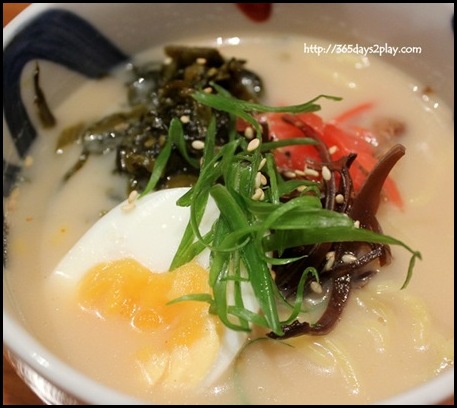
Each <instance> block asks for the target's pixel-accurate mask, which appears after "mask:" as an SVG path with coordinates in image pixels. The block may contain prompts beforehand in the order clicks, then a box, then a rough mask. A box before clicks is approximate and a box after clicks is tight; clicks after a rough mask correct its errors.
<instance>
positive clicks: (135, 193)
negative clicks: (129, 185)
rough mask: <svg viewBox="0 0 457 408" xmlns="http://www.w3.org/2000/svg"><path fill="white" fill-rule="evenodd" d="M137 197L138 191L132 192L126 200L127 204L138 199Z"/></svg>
mask: <svg viewBox="0 0 457 408" xmlns="http://www.w3.org/2000/svg"><path fill="white" fill-rule="evenodd" d="M138 196H139V194H138V191H136V190H132V191H131V192H130V194H129V197H128V198H127V201H128V202H129V203H133V202H134V201H135V200H136V199H137V198H138Z"/></svg>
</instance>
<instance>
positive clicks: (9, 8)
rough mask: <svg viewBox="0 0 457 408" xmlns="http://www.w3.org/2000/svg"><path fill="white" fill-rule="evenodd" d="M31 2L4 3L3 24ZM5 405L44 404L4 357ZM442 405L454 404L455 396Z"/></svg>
mask: <svg viewBox="0 0 457 408" xmlns="http://www.w3.org/2000/svg"><path fill="white" fill-rule="evenodd" d="M29 4H30V3H3V26H5V25H6V24H7V23H8V22H9V21H10V20H11V19H13V18H14V16H16V14H18V13H19V12H21V11H22V10H23V9H24V8H25V7H27V6H28V5H29ZM3 405H43V403H42V402H41V401H40V399H39V398H38V397H37V396H36V395H35V394H34V393H33V392H32V391H31V390H30V389H29V388H28V387H27V385H25V383H24V382H23V381H22V380H21V379H20V378H19V377H18V376H17V375H16V373H15V372H14V369H13V368H12V367H11V365H10V364H9V362H8V361H7V360H6V359H5V357H3ZM442 405H454V397H452V398H450V399H449V400H446V401H444V402H443V403H442Z"/></svg>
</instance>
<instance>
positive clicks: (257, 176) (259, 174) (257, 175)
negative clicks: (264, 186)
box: [255, 171, 262, 188]
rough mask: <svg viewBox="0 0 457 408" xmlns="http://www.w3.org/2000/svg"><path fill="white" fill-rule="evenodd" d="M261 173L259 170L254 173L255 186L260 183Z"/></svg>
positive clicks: (257, 186) (258, 185)
mask: <svg viewBox="0 0 457 408" xmlns="http://www.w3.org/2000/svg"><path fill="white" fill-rule="evenodd" d="M261 180H262V173H261V172H260V171H258V172H257V174H256V175H255V188H259V187H260V185H261Z"/></svg>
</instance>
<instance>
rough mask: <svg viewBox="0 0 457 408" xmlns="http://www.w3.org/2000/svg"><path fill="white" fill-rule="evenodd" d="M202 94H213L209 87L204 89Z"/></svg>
mask: <svg viewBox="0 0 457 408" xmlns="http://www.w3.org/2000/svg"><path fill="white" fill-rule="evenodd" d="M203 92H205V93H207V94H210V93H212V92H213V88H211V87H210V86H207V87H206V88H205V89H203Z"/></svg>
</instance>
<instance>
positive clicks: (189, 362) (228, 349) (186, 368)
mask: <svg viewBox="0 0 457 408" xmlns="http://www.w3.org/2000/svg"><path fill="white" fill-rule="evenodd" d="M186 191H187V189H186V188H175V189H169V190H162V191H158V192H154V193H152V194H149V195H147V196H145V197H143V198H141V199H139V200H136V201H135V203H134V205H131V204H129V203H128V202H124V203H122V204H120V205H118V206H117V207H115V208H114V209H113V210H111V211H110V212H108V213H107V214H106V215H104V216H103V217H102V218H101V219H100V220H99V221H98V222H97V223H96V224H94V225H93V227H92V228H91V229H90V230H89V231H88V232H87V233H86V234H85V235H84V236H83V237H82V238H81V239H80V240H79V241H78V242H77V243H76V245H75V246H74V247H73V248H72V249H71V250H70V251H69V252H68V253H67V254H66V256H65V257H64V258H63V259H62V260H61V261H60V263H59V264H58V266H57V267H56V269H55V271H54V276H58V277H59V278H60V279H64V281H66V282H68V283H69V284H73V285H74V286H75V287H76V288H77V294H76V299H77V302H78V304H79V307H80V308H81V309H83V310H84V311H85V312H88V313H93V314H94V315H95V316H97V317H98V318H100V319H103V320H109V319H117V320H118V321H119V320H122V321H124V322H125V330H135V331H139V332H142V333H147V334H148V335H150V336H151V347H149V348H147V349H144V348H143V349H141V350H136V351H134V355H135V358H136V360H137V363H138V366H139V368H140V372H141V374H142V376H143V377H144V378H146V380H147V382H148V383H150V384H159V385H162V386H165V387H176V386H179V387H197V386H199V385H209V384H211V383H212V382H213V381H215V380H216V379H217V378H218V377H219V376H220V375H221V374H222V373H223V372H224V371H225V370H226V369H227V368H228V366H229V365H230V363H231V362H232V361H233V359H234V358H235V356H236V354H237V353H238V351H239V350H240V348H241V347H242V346H243V344H244V343H245V341H246V339H247V334H246V333H244V332H237V331H233V330H230V329H227V328H226V327H225V326H223V325H222V324H221V322H220V321H219V319H218V318H217V316H215V315H212V314H210V313H209V310H208V309H209V306H208V304H207V303H205V302H199V301H182V302H177V303H173V304H169V302H170V301H172V300H174V299H176V298H179V297H180V296H184V295H188V294H193V293H211V289H210V287H209V284H208V267H209V251H208V250H206V251H204V252H203V253H202V254H201V255H199V256H198V257H197V258H196V259H195V260H193V261H192V262H190V263H189V264H186V265H183V266H181V267H179V268H177V269H175V270H173V271H169V266H170V264H171V261H172V259H173V257H174V255H175V252H176V250H177V248H178V246H179V243H180V241H181V237H182V235H183V233H184V230H185V228H186V226H187V223H188V220H189V216H190V210H189V208H187V207H179V206H177V205H176V201H177V200H178V198H180V197H181V196H182V195H183V194H184V193H185V192H186ZM218 215H219V210H218V209H217V207H216V205H215V203H214V202H213V201H212V200H211V199H210V200H209V203H208V206H207V209H206V212H205V215H204V217H203V220H202V223H201V226H200V229H201V232H202V233H203V234H204V233H206V232H208V231H209V229H210V228H211V225H212V223H213V222H214V220H215V219H216V218H217V217H218ZM243 291H244V297H245V298H246V299H247V302H246V306H247V307H250V308H251V309H252V310H255V309H256V306H255V305H256V302H255V300H254V296H253V294H252V292H251V291H250V290H249V288H248V287H246V288H245V289H243Z"/></svg>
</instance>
